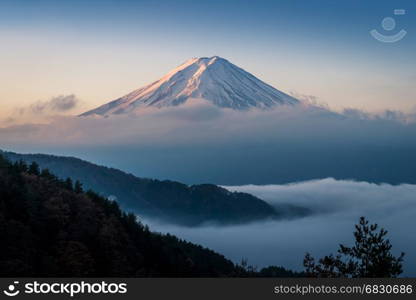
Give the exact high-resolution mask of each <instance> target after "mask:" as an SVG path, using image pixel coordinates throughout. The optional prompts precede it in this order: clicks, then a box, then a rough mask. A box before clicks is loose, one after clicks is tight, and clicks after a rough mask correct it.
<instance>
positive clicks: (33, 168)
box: [28, 161, 40, 175]
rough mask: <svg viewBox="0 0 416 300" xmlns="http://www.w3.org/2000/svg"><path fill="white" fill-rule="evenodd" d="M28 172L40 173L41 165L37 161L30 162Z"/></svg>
mask: <svg viewBox="0 0 416 300" xmlns="http://www.w3.org/2000/svg"><path fill="white" fill-rule="evenodd" d="M28 173H29V174H32V175H40V168H39V165H38V164H37V163H36V162H35V161H34V162H32V163H31V164H30V166H29V170H28Z"/></svg>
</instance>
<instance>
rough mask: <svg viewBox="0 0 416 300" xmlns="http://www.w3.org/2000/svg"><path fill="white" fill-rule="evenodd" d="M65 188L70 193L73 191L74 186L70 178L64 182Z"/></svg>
mask: <svg viewBox="0 0 416 300" xmlns="http://www.w3.org/2000/svg"><path fill="white" fill-rule="evenodd" d="M65 187H66V188H67V189H68V190H70V191H73V189H74V185H73V183H72V179H71V178H69V177H68V178H67V179H66V180H65Z"/></svg>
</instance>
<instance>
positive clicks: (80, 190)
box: [74, 180, 84, 194]
mask: <svg viewBox="0 0 416 300" xmlns="http://www.w3.org/2000/svg"><path fill="white" fill-rule="evenodd" d="M74 192H75V193H77V194H81V193H83V192H84V189H83V188H82V183H81V182H80V181H79V180H77V181H75V185H74Z"/></svg>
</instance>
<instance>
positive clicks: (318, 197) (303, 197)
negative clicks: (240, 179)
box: [144, 178, 416, 276]
mask: <svg viewBox="0 0 416 300" xmlns="http://www.w3.org/2000/svg"><path fill="white" fill-rule="evenodd" d="M227 188H228V189H229V190H231V191H244V192H249V193H252V194H254V195H256V196H258V197H260V198H262V199H264V200H266V201H268V202H269V203H271V204H272V205H278V204H282V203H291V204H295V205H299V206H303V207H307V208H309V209H311V210H312V211H314V214H313V215H311V216H308V217H304V218H300V219H291V220H281V221H269V222H257V223H252V224H247V225H241V226H226V227H219V226H202V227H196V228H189V227H179V226H172V225H167V224H163V223H157V222H154V221H152V220H144V222H145V223H147V224H149V225H150V226H151V228H152V229H153V230H155V231H160V232H169V233H171V234H175V235H177V236H179V237H181V238H184V239H187V240H189V241H192V242H195V243H199V244H202V245H204V246H206V247H209V248H212V249H214V250H216V251H218V252H220V253H222V254H224V255H225V256H226V257H228V258H230V259H232V260H233V261H235V262H240V261H241V259H242V258H247V259H248V261H249V263H250V264H252V265H256V266H258V267H264V266H267V265H282V266H284V267H286V268H291V269H294V270H302V260H303V256H304V254H305V252H310V253H311V254H312V255H313V256H315V257H322V256H324V255H326V254H330V253H335V252H336V250H337V249H338V245H339V244H340V243H343V244H347V245H351V244H352V242H353V235H352V233H353V230H354V224H356V223H357V222H358V219H359V217H360V216H366V217H367V218H368V219H369V220H370V222H372V223H378V224H379V225H380V226H381V227H384V228H385V229H387V230H388V231H389V234H388V238H389V239H390V240H391V242H392V244H393V252H394V253H395V254H399V253H400V252H401V251H404V252H405V253H406V256H405V264H404V271H405V272H404V275H407V276H415V274H416V236H415V235H414V234H413V229H414V228H415V226H416V219H415V216H416V185H408V184H403V185H396V186H393V185H389V184H381V185H377V184H371V183H367V182H355V181H337V180H334V179H331V178H328V179H323V180H316V181H308V182H300V183H295V184H287V185H266V186H255V185H247V186H230V187H227Z"/></svg>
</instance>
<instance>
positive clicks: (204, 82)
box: [82, 56, 299, 116]
mask: <svg viewBox="0 0 416 300" xmlns="http://www.w3.org/2000/svg"><path fill="white" fill-rule="evenodd" d="M192 99H204V100H207V101H209V102H211V103H212V104H214V105H216V106H219V107H221V108H231V109H235V110H247V109H250V108H262V109H266V108H270V107H273V106H275V105H296V104H298V103H299V100H297V99H295V98H293V97H291V96H289V95H287V94H285V93H283V92H281V91H279V90H277V89H275V88H273V87H272V86H270V85H268V84H266V83H264V82H263V81H261V80H259V79H257V78H256V77H254V76H253V75H251V74H250V73H248V72H246V71H244V70H243V69H241V68H239V67H237V66H236V65H234V64H232V63H230V62H229V61H228V60H226V59H224V58H221V57H219V56H213V57H200V58H192V59H190V60H188V61H186V62H185V63H183V64H182V65H180V66H179V67H177V68H175V69H173V70H172V71H170V72H169V73H167V74H166V75H165V76H163V77H162V78H161V79H159V80H157V81H155V82H153V83H151V84H149V85H147V86H145V87H142V88H140V89H138V90H135V91H133V92H131V93H129V94H127V95H125V96H123V97H121V98H118V99H116V100H114V101H111V102H109V103H107V104H104V105H102V106H100V107H98V108H96V109H93V110H91V111H88V112H86V113H84V114H82V116H88V115H93V114H98V115H110V114H121V113H128V112H132V111H135V110H137V109H139V108H143V107H158V108H162V107H167V106H176V105H182V104H186V103H190V102H191V101H192Z"/></svg>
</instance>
